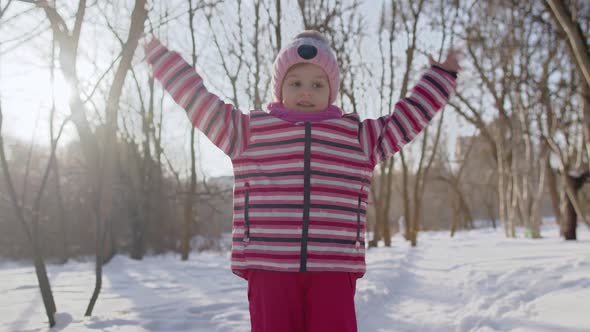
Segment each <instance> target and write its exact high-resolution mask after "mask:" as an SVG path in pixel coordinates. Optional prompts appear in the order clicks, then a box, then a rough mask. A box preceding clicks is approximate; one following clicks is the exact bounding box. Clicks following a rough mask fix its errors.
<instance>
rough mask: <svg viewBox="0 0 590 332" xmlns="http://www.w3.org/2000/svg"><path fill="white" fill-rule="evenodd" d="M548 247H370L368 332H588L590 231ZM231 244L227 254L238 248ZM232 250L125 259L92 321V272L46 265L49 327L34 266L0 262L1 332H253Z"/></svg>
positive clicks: (360, 309) (88, 266)
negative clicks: (51, 310) (51, 301)
mask: <svg viewBox="0 0 590 332" xmlns="http://www.w3.org/2000/svg"><path fill="white" fill-rule="evenodd" d="M542 234H543V237H544V238H543V239H540V240H532V239H527V238H524V237H523V236H522V230H519V233H518V236H519V237H518V238H516V239H507V238H505V237H504V232H503V230H502V229H501V228H499V229H496V230H493V229H491V228H482V229H478V230H472V231H461V232H458V233H457V234H456V235H455V237H454V238H450V237H449V233H448V232H446V231H445V232H421V233H420V235H419V239H418V247H416V248H411V247H410V246H409V244H408V243H407V242H406V241H405V240H403V239H402V237H401V236H399V235H396V236H394V237H393V241H392V247H391V248H386V247H379V248H374V249H370V250H369V251H368V253H367V259H366V260H367V273H366V275H365V276H364V277H363V278H362V279H360V280H358V281H357V288H356V296H355V306H356V312H357V320H358V327H359V331H360V332H386V331H387V332H389V331H391V332H415V331H420V332H430V331H432V332H435V331H436V332H448V331H457V332H463V331H465V332H467V331H470V332H500V331H501V332H508V331H512V332H555V331H560V332H583V331H590V315H588V312H587V309H588V307H590V231H589V230H588V228H587V227H585V226H580V227H579V228H578V236H579V240H578V241H571V242H565V241H564V240H562V239H560V238H559V235H558V228H557V227H556V226H555V225H553V224H552V223H550V222H548V223H546V224H545V225H544V227H543V231H542ZM228 241H229V235H228V236H226V237H225V241H224V243H225V246H226V248H227V246H228V245H229V242H228ZM229 263H230V256H229V252H228V251H220V252H219V251H217V252H213V251H204V252H201V253H197V252H192V253H191V256H190V259H189V260H188V261H187V262H182V261H181V260H180V256H178V255H175V254H165V255H159V256H150V257H145V258H144V260H143V261H134V260H131V259H129V258H128V257H126V256H122V255H118V256H116V257H115V258H114V259H113V260H112V261H111V262H110V263H109V264H108V265H106V266H105V268H104V276H103V289H102V292H101V294H100V297H99V299H98V302H97V304H96V306H95V308H94V312H93V315H92V316H91V317H86V318H85V317H84V316H83V314H84V310H85V308H86V305H87V303H88V299H89V298H90V295H91V292H92V287H93V286H92V285H94V273H93V271H94V263H93V260H92V259H89V260H88V261H85V260H76V261H70V262H69V263H67V264H65V265H52V264H49V265H48V271H49V277H50V281H51V285H52V288H53V292H54V296H55V301H56V305H57V308H58V310H57V311H58V312H57V315H56V320H57V326H56V327H55V328H53V329H48V328H47V318H46V316H45V313H44V309H43V304H42V301H41V298H40V293H39V290H38V288H37V281H36V279H35V273H34V271H33V267H32V265H31V264H29V263H19V262H11V261H0V280H2V283H0V294H2V296H0V330H1V331H7V332H8V331H29V332H37V331H39V332H41V331H43V332H45V331H48V332H54V331H63V332H70V331H71V332H74V331H76V332H77V331H104V332H114V331H117V332H144V331H193V332H194V331H201V332H215V331H219V332H245V331H250V320H249V313H248V300H247V290H246V289H247V284H246V282H245V281H244V280H243V279H241V278H239V277H237V276H235V275H234V274H232V273H231V272H230V270H229Z"/></svg>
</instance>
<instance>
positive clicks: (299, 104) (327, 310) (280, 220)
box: [146, 31, 459, 332]
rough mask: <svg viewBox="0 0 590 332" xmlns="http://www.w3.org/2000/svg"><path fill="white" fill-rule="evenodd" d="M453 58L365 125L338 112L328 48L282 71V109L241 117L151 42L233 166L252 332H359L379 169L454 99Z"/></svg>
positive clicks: (284, 60)
mask: <svg viewBox="0 0 590 332" xmlns="http://www.w3.org/2000/svg"><path fill="white" fill-rule="evenodd" d="M457 55H458V54H457V52H455V51H451V52H450V53H449V55H448V57H447V60H446V61H445V62H443V63H442V64H439V63H436V62H434V60H433V59H432V58H429V60H430V63H431V65H432V66H431V68H430V69H429V70H428V71H426V73H424V75H423V76H422V78H421V79H420V80H419V81H418V84H417V85H416V86H415V87H414V89H413V91H412V93H411V95H410V96H409V97H407V98H404V99H402V100H400V101H399V102H398V103H397V104H396V105H395V108H394V110H393V112H392V114H390V115H386V116H382V117H380V118H378V119H367V120H360V119H359V116H358V115H357V114H345V113H343V112H342V110H341V109H340V108H339V107H338V106H335V105H334V104H333V103H334V101H335V100H336V95H337V94H338V87H339V86H340V72H339V69H338V64H337V62H336V57H335V55H334V53H333V51H332V49H331V48H330V46H329V44H328V42H327V41H326V39H325V38H324V37H323V36H322V35H321V34H320V33H318V32H316V31H304V32H303V33H300V34H299V35H297V36H296V37H295V38H294V40H293V41H292V42H291V43H290V44H288V45H287V46H285V47H284V48H283V49H282V50H281V51H280V52H279V54H278V56H277V58H276V60H275V62H274V65H273V76H272V80H273V81H272V87H273V95H274V100H273V102H271V103H269V104H268V106H267V109H266V111H263V110H255V111H252V112H250V113H249V114H246V113H242V112H241V111H239V110H237V109H235V108H234V106H232V105H230V104H226V103H224V102H223V101H222V100H221V99H219V98H218V97H217V96H215V95H213V94H211V93H210V92H209V91H207V89H206V88H205V86H204V85H203V80H202V78H201V77H200V76H199V75H198V74H197V73H196V72H195V70H194V68H192V67H191V66H190V65H189V64H187V63H186V62H185V61H184V60H183V59H182V58H181V56H180V55H179V54H178V53H176V52H172V51H169V50H167V49H166V48H165V47H164V46H162V45H161V44H160V42H159V41H158V40H156V39H153V40H152V41H151V42H149V43H148V44H147V45H146V60H147V62H148V63H149V64H150V65H151V66H152V68H153V76H154V77H155V78H156V79H157V80H158V81H160V83H161V84H162V86H163V87H164V88H165V89H166V90H167V91H168V92H169V93H170V95H171V96H172V98H173V99H174V100H175V101H176V103H178V104H179V105H180V106H181V107H182V108H184V110H185V111H186V112H187V115H188V118H189V120H190V121H191V123H192V124H193V125H194V126H195V127H197V128H199V129H200V130H201V131H202V132H203V133H204V134H205V135H207V137H208V138H209V139H210V140H211V141H212V142H213V143H214V144H215V145H216V146H217V147H219V148H220V149H221V150H222V151H223V152H225V153H226V154H227V155H228V156H229V157H230V158H231V161H232V163H233V169H234V175H235V186H234V218H233V231H232V236H233V241H232V254H231V268H232V271H233V273H235V274H236V275H238V276H240V277H242V278H244V279H246V280H247V281H248V301H249V305H250V320H251V325H252V331H265V332H266V331H271V332H289V331H294V332H295V331H307V332H314V331H324V332H325V331H338V332H344V331H356V330H357V327H356V316H355V309H354V294H355V287H356V279H357V278H360V277H362V276H363V274H364V273H365V236H364V234H365V215H366V209H367V198H368V195H369V190H370V184H371V176H372V173H373V169H374V168H375V166H376V165H377V164H378V163H379V162H380V161H382V160H385V159H387V158H388V157H390V156H391V155H393V154H394V153H396V152H398V151H399V150H400V149H401V148H402V146H403V145H404V144H407V143H408V142H410V141H411V140H412V139H413V138H414V137H415V136H416V135H417V134H418V133H419V132H420V131H421V130H422V129H423V128H424V127H425V126H426V125H427V124H428V123H429V122H430V121H431V120H432V118H433V117H434V115H435V114H436V112H437V111H439V110H440V109H441V108H442V107H443V106H444V105H445V104H446V103H447V100H448V98H449V95H450V94H451V93H452V92H453V91H454V89H455V79H456V76H457V71H458V70H459V65H458V62H457Z"/></svg>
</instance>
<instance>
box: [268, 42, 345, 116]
mask: <svg viewBox="0 0 590 332" xmlns="http://www.w3.org/2000/svg"><path fill="white" fill-rule="evenodd" d="M298 63H312V64H314V65H318V66H320V67H321V68H322V69H323V70H324V72H325V73H326V76H328V81H329V83H330V104H332V103H334V101H335V100H336V95H337V94H338V88H339V87H340V69H339V68H338V63H337V62H336V55H335V54H334V51H332V49H331V48H330V45H329V44H328V41H327V40H326V38H325V37H324V36H322V35H321V34H320V33H319V32H317V31H315V30H306V31H303V32H301V33H300V34H298V35H297V36H295V38H294V39H293V41H292V42H291V43H290V44H288V45H287V46H285V47H283V49H281V51H280V52H279V54H278V55H277V58H276V59H275V62H274V64H273V75H272V86H273V89H274V98H275V101H276V102H282V101H283V95H282V85H283V79H285V75H286V74H287V71H288V70H289V68H291V67H292V66H293V65H296V64H298Z"/></svg>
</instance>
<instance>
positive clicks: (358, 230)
mask: <svg viewBox="0 0 590 332" xmlns="http://www.w3.org/2000/svg"><path fill="white" fill-rule="evenodd" d="M363 189H364V187H361V192H360V193H359V200H358V208H357V211H356V242H355V244H354V247H355V249H356V250H359V249H360V248H361V204H362V195H363Z"/></svg>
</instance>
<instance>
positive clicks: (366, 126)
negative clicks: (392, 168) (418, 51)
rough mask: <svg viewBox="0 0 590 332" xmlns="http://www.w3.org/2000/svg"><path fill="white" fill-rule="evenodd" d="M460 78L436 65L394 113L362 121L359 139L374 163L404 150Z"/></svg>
mask: <svg viewBox="0 0 590 332" xmlns="http://www.w3.org/2000/svg"><path fill="white" fill-rule="evenodd" d="M456 79H457V74H456V73H454V72H448V71H446V70H444V69H442V68H440V67H437V66H432V67H431V68H430V69H429V70H427V71H426V72H425V73H424V74H423V75H422V77H421V78H420V80H419V81H418V84H416V86H414V88H413V89H412V92H411V94H410V96H408V97H406V98H403V99H401V100H400V101H398V102H397V103H396V104H395V107H394V109H393V112H392V113H391V114H389V115H385V116H382V117H380V118H377V119H367V120H364V121H363V122H362V123H361V125H360V132H359V140H360V143H361V146H362V147H363V150H364V151H365V153H366V154H367V157H368V158H369V160H370V162H371V163H372V165H377V164H378V163H379V162H381V161H384V160H386V159H387V158H389V157H390V156H392V155H394V154H395V153H397V152H398V151H400V150H401V148H402V147H403V146H404V145H406V144H408V143H409V142H411V141H412V140H413V139H414V138H415V137H416V136H417V135H418V134H419V133H420V132H421V131H422V130H423V129H424V128H425V127H426V126H427V125H428V124H429V123H430V122H431V121H432V118H433V117H434V116H435V115H436V113H437V112H438V111H440V110H441V109H442V108H443V107H444V106H445V105H446V104H447V102H448V100H449V96H450V95H451V94H452V93H453V92H454V91H455V85H456Z"/></svg>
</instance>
